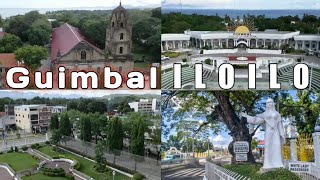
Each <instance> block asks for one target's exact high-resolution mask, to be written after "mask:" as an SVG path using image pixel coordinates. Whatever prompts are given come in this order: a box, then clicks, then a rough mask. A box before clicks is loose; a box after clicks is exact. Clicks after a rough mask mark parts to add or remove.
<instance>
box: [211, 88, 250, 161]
mask: <svg viewBox="0 0 320 180" xmlns="http://www.w3.org/2000/svg"><path fill="white" fill-rule="evenodd" d="M213 94H214V96H215V97H216V98H217V101H218V102H219V105H218V106H216V107H215V110H216V112H217V113H218V114H219V116H220V117H221V119H223V122H224V123H225V124H226V126H227V128H228V129H229V130H230V136H232V138H233V141H232V142H231V143H230V144H229V146H228V150H229V152H230V154H232V156H233V158H232V162H233V163H234V162H235V153H234V152H233V144H234V142H235V141H247V142H248V143H249V153H248V162H250V163H255V159H254V156H253V154H252V151H251V141H252V135H251V134H249V129H248V128H247V126H246V121H244V120H243V121H241V120H240V118H239V117H238V116H237V114H236V113H235V111H234V109H233V107H232V104H231V103H230V100H229V98H230V93H229V92H225V91H215V92H214V93H213Z"/></svg>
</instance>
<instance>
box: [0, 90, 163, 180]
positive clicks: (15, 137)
mask: <svg viewBox="0 0 320 180" xmlns="http://www.w3.org/2000/svg"><path fill="white" fill-rule="evenodd" d="M159 94H160V92H159V91H146V92H144V93H132V92H126V91H121V92H120V91H118V92H111V93H110V92H106V91H102V92H101V91H95V93H94V95H88V94H87V92H86V91H77V92H74V91H63V92H58V91H48V92H39V91H18V92H17V91H2V92H1V93H0V111H1V112H0V114H1V116H0V132H1V136H0V173H1V179H4V180H11V179H23V180H24V179H26V180H29V179H32V180H38V179H39V180H42V179H61V180H62V179H79V180H83V179H86V180H89V179H97V180H102V179H117V180H124V179H137V180H138V179H143V178H149V179H160V145H161V125H160V123H161V122H160V121H161V119H160V101H159V100H160V95H159ZM115 100H116V101H115Z"/></svg>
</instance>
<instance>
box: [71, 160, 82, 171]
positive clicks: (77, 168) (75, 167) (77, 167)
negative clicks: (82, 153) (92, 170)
mask: <svg viewBox="0 0 320 180" xmlns="http://www.w3.org/2000/svg"><path fill="white" fill-rule="evenodd" d="M80 167H81V164H80V163H79V162H77V164H75V165H74V166H73V169H75V170H79V169H80Z"/></svg>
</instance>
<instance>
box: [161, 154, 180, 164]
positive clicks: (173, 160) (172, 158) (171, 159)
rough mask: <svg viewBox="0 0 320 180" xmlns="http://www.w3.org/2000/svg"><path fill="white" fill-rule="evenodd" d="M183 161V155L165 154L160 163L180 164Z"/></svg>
mask: <svg viewBox="0 0 320 180" xmlns="http://www.w3.org/2000/svg"><path fill="white" fill-rule="evenodd" d="M182 162H183V156H182V155H180V154H173V155H167V156H166V157H165V158H164V159H163V160H162V161H161V163H162V164H180V163H182Z"/></svg>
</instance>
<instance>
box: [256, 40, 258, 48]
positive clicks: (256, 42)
mask: <svg viewBox="0 0 320 180" xmlns="http://www.w3.org/2000/svg"><path fill="white" fill-rule="evenodd" d="M257 47H258V39H256V48H257Z"/></svg>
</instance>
